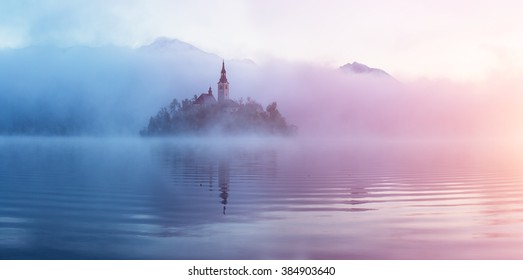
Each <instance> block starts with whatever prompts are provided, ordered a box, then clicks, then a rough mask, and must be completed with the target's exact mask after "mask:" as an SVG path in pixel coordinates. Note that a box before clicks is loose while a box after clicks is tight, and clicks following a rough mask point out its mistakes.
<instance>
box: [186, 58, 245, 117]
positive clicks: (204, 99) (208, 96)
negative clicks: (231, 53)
mask: <svg viewBox="0 0 523 280" xmlns="http://www.w3.org/2000/svg"><path fill="white" fill-rule="evenodd" d="M216 103H219V104H223V105H225V106H226V107H235V106H238V104H237V103H236V102H234V101H232V100H230V99H229V82H228V81H227V71H226V70H225V61H222V72H221V76H220V80H219V81H218V101H216V98H215V97H214V95H213V94H212V89H211V87H209V90H208V91H207V93H202V94H200V96H198V98H197V99H196V100H195V101H194V102H193V104H196V105H203V106H208V105H213V104H216Z"/></svg>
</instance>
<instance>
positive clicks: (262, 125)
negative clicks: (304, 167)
mask: <svg viewBox="0 0 523 280" xmlns="http://www.w3.org/2000/svg"><path fill="white" fill-rule="evenodd" d="M197 100H198V98H197V96H195V97H194V98H193V99H192V100H189V99H184V100H182V102H181V103H180V102H179V101H178V100H177V99H173V101H172V102H171V104H170V105H169V107H168V108H167V107H163V108H161V109H160V111H158V113H157V114H156V116H153V117H151V118H150V119H149V125H148V126H147V127H146V128H144V129H143V130H142V131H140V134H141V135H143V136H153V135H181V134H208V133H221V134H229V135H231V134H232V135H235V134H246V133H260V134H277V135H290V134H293V133H294V132H295V131H296V126H294V125H289V124H287V121H286V120H285V118H284V117H283V116H282V115H281V113H280V112H279V110H278V105H277V103H276V102H273V103H271V104H269V105H268V106H267V108H266V109H265V110H264V109H263V107H262V105H261V104H259V103H258V102H256V101H254V100H252V99H250V98H247V100H246V101H243V100H240V101H238V102H235V101H232V100H230V99H229V100H227V101H229V102H214V103H210V104H198V103H197V102H196V101H197Z"/></svg>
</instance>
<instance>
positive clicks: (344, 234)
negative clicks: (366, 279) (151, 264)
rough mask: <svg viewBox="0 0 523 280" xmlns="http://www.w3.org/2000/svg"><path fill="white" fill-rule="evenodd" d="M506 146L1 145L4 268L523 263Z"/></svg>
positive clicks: (520, 167) (518, 203)
mask: <svg viewBox="0 0 523 280" xmlns="http://www.w3.org/2000/svg"><path fill="white" fill-rule="evenodd" d="M522 151H523V150H522V149H521V148H514V147H513V146H508V145H502V144H499V143H477V142H474V143H472V142H441V141H440V142H435V141H432V142H413V141H409V142H399V141H396V142H393V141H360V142H350V141H347V140H344V141H342V140H338V141H334V140H330V141H329V140H315V141H313V140H303V141H302V140H299V139H287V140H285V139H284V140H281V139H280V140H277V139H257V140H255V139H253V138H240V139H201V138H200V139H184V140H175V139H140V138H130V139H127V138H100V139H97V138H17V137H4V138H0V258H2V259H464V258H465V259H512V258H516V259H523V152H522Z"/></svg>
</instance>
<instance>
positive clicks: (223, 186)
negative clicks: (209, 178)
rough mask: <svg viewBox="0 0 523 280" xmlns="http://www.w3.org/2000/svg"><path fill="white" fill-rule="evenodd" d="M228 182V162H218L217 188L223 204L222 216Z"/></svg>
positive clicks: (227, 191) (227, 193) (227, 194)
mask: <svg viewBox="0 0 523 280" xmlns="http://www.w3.org/2000/svg"><path fill="white" fill-rule="evenodd" d="M229 181H230V168H229V162H227V161H226V160H220V162H218V186H219V188H220V198H221V199H222V201H221V203H222V204H223V214H224V215H225V209H226V208H225V207H226V205H227V198H229Z"/></svg>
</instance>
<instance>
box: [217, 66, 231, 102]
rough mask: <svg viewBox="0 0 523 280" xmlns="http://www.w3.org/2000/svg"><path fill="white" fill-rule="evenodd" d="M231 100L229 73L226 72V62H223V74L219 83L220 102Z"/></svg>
mask: <svg viewBox="0 0 523 280" xmlns="http://www.w3.org/2000/svg"><path fill="white" fill-rule="evenodd" d="M227 99H229V82H228V81H227V71H225V61H224V60H222V72H221V76H220V80H219V81H218V102H223V101H225V100H227Z"/></svg>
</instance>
